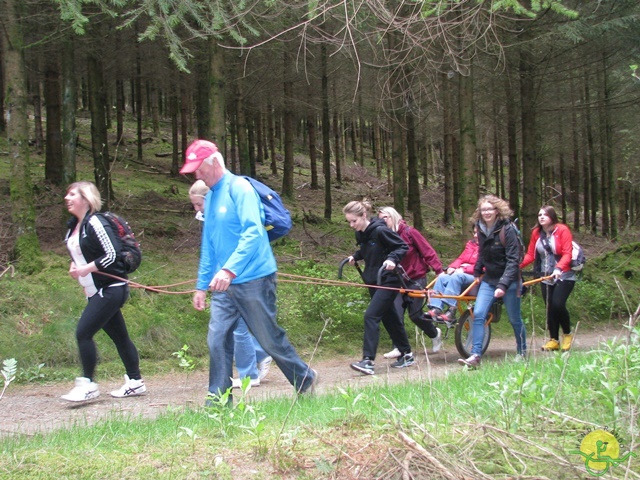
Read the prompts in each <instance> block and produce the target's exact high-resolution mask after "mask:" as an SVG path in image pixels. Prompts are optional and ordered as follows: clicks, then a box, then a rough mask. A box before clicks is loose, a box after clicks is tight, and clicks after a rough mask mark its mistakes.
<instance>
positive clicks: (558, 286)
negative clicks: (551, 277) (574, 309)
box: [540, 280, 576, 340]
mask: <svg viewBox="0 0 640 480" xmlns="http://www.w3.org/2000/svg"><path fill="white" fill-rule="evenodd" d="M575 285H576V282H574V281H571V280H564V281H558V282H556V283H555V284H554V285H548V284H546V283H541V284H540V289H541V291H542V299H543V300H544V303H545V305H546V308H547V328H548V329H549V337H550V338H553V339H555V340H558V339H559V336H560V327H562V333H564V334H565V335H568V334H570V333H571V319H570V318H569V310H567V299H568V298H569V295H571V292H572V291H573V287H575Z"/></svg>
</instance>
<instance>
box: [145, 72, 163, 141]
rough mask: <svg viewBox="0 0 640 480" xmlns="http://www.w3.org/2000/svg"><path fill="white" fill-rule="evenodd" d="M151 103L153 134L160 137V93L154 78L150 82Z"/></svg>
mask: <svg viewBox="0 0 640 480" xmlns="http://www.w3.org/2000/svg"><path fill="white" fill-rule="evenodd" d="M148 85H149V89H150V90H151V91H150V92H149V97H150V99H149V100H150V103H151V105H150V106H151V125H152V127H153V136H154V137H155V138H160V136H161V134H160V93H159V92H158V86H157V85H156V82H155V80H154V79H152V80H151V81H150V82H149V84H148Z"/></svg>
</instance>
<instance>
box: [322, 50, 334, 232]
mask: <svg viewBox="0 0 640 480" xmlns="http://www.w3.org/2000/svg"><path fill="white" fill-rule="evenodd" d="M327 63H328V53H327V45H326V44H325V43H322V45H321V46H320V67H321V77H322V85H321V88H322V92H321V94H322V150H323V152H322V167H323V170H324V218H325V219H326V220H329V221H331V145H330V135H331V133H330V132H331V128H330V126H329V77H328V75H329V74H328V71H327V70H328V66H327ZM333 128H334V129H336V130H337V125H336V124H335V122H334V125H333ZM337 147H338V142H336V148H337ZM336 161H337V160H336Z"/></svg>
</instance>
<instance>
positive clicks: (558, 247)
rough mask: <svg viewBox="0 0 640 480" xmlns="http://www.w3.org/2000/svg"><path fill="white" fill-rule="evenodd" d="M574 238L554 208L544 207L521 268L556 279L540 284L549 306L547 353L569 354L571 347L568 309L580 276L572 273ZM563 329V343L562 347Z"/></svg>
mask: <svg viewBox="0 0 640 480" xmlns="http://www.w3.org/2000/svg"><path fill="white" fill-rule="evenodd" d="M572 244H573V236H572V235H571V230H569V227H567V226H566V225H565V224H563V223H560V220H558V214H557V213H556V210H555V209H554V208H553V207H552V206H551V205H544V206H543V207H541V208H540V211H539V212H538V224H537V225H536V226H535V227H533V230H532V232H531V240H530V241H529V247H528V248H527V253H526V255H525V256H524V259H523V260H522V263H521V264H520V267H521V268H524V267H526V266H527V265H529V264H530V263H532V262H533V271H534V273H535V274H537V275H538V276H545V277H546V276H549V275H551V276H553V278H552V279H551V280H544V281H542V283H541V284H540V287H541V291H542V298H543V300H544V304H545V305H546V307H547V328H548V329H549V341H548V342H547V343H546V344H545V345H544V346H543V347H542V350H544V351H554V350H560V349H562V350H563V351H567V350H569V349H570V348H571V342H572V340H573V337H572V335H571V319H570V318H569V311H568V310H567V299H568V298H569V295H571V292H572V291H573V287H574V286H575V284H576V280H577V274H576V272H574V271H573V270H571V252H572ZM560 327H562V333H563V334H564V335H563V337H562V344H560V342H559V339H560Z"/></svg>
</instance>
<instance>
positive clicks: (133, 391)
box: [111, 373, 147, 398]
mask: <svg viewBox="0 0 640 480" xmlns="http://www.w3.org/2000/svg"><path fill="white" fill-rule="evenodd" d="M146 391H147V387H146V386H145V385H144V380H142V379H140V380H131V379H130V378H129V375H127V374H126V373H125V375H124V385H123V386H121V387H120V388H119V389H118V390H114V391H112V392H111V396H112V397H116V398H124V397H135V396H136V395H142V394H143V393H144V392H146Z"/></svg>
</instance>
